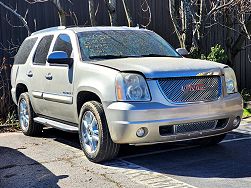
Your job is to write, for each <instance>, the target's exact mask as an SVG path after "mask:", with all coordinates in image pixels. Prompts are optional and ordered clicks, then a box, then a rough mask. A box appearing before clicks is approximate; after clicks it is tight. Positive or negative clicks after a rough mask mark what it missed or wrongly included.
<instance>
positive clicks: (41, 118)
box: [11, 27, 242, 162]
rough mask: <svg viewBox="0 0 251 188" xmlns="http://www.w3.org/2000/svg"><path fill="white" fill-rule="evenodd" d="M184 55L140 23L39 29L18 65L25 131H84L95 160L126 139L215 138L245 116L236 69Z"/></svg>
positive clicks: (205, 141) (15, 93)
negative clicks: (131, 25) (138, 24)
mask: <svg viewBox="0 0 251 188" xmlns="http://www.w3.org/2000/svg"><path fill="white" fill-rule="evenodd" d="M178 52H179V53H178ZM184 52H185V50H184V49H178V50H177V51H176V50H174V49H173V48H172V46H170V45H169V44H168V43H167V42H166V41H165V40H164V39H163V38H161V37H160V36H159V35H157V34H156V33H154V32H153V31H149V30H146V29H139V28H128V27H69V28H67V27H56V28H49V29H45V30H41V31H38V32H35V33H33V34H32V35H31V36H29V37H28V38H26V39H25V41H24V42H23V43H22V45H21V47H20V49H19V51H18V53H17V55H16V56H15V61H14V65H13V68H12V76H11V82H12V98H13V100H14V102H15V103H16V104H17V106H18V115H19V122H20V126H21V128H22V131H23V133H24V134H25V135H28V136H36V135H39V134H41V133H42V129H43V127H44V126H50V127H54V128H58V129H61V130H64V131H69V132H78V134H79V140H80V144H81V147H82V150H83V152H84V153H85V155H86V157H87V158H88V159H89V160H90V161H93V162H101V161H105V160H110V159H113V158H114V157H116V155H117V154H118V151H119V147H120V145H121V144H131V145H145V144H156V143H164V142H177V141H184V140H191V142H194V143H196V144H199V145H213V144H217V143H219V142H221V141H222V140H223V139H224V137H225V135H226V133H227V132H229V131H231V130H233V129H235V128H237V127H238V126H239V124H240V121H241V116H242V98H241V96H240V94H239V93H238V91H237V83H236V77H235V73H234V71H233V70H232V69H231V68H230V67H228V66H227V65H224V64H219V63H215V62H209V61H205V60H195V59H189V58H184V57H183V56H182V55H185V54H184Z"/></svg>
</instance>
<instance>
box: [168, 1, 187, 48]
mask: <svg viewBox="0 0 251 188" xmlns="http://www.w3.org/2000/svg"><path fill="white" fill-rule="evenodd" d="M179 10H180V2H179V1H177V0H169V13H170V16H171V20H172V22H173V26H174V29H175V33H176V35H177V37H178V39H179V43H180V47H181V48H184V47H185V42H184V40H183V37H182V28H181V25H180V24H179V21H178V18H180V15H179Z"/></svg>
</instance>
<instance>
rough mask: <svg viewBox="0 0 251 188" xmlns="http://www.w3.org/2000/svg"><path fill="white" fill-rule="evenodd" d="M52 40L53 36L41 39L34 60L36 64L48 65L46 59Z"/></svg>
mask: <svg viewBox="0 0 251 188" xmlns="http://www.w3.org/2000/svg"><path fill="white" fill-rule="evenodd" d="M52 39H53V35H48V36H45V37H43V38H42V39H41V41H40V42H39V44H38V46H37V49H36V52H35V56H34V60H33V63H34V64H39V65H45V64H46V58H47V55H48V52H49V49H50V46H51V42H52Z"/></svg>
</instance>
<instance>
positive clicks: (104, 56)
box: [89, 55, 130, 59]
mask: <svg viewBox="0 0 251 188" xmlns="http://www.w3.org/2000/svg"><path fill="white" fill-rule="evenodd" d="M128 57H130V56H125V55H100V56H90V57H89V58H90V59H117V58H118V59H119V58H128Z"/></svg>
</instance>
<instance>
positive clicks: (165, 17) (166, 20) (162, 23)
mask: <svg viewBox="0 0 251 188" xmlns="http://www.w3.org/2000/svg"><path fill="white" fill-rule="evenodd" d="M2 2H4V3H6V4H7V5H9V6H11V7H13V8H16V7H17V10H18V12H19V13H20V14H21V15H25V13H26V11H27V10H28V13H27V21H28V24H29V26H30V28H31V30H32V31H36V30H40V29H43V28H47V27H52V26H56V25H58V24H59V19H58V15H57V10H56V8H55V7H54V6H53V5H52V4H51V3H50V2H46V3H37V4H28V3H26V2H25V0H2ZM72 2H73V4H70V3H69V2H67V1H66V0H62V4H63V6H64V7H65V10H67V12H69V16H68V17H67V25H74V24H75V23H76V19H74V16H73V15H74V14H75V15H76V18H77V24H78V25H90V20H89V14H88V1H87V0H72ZM97 2H98V4H99V9H98V12H97V22H98V25H109V16H108V13H107V10H106V8H105V5H104V1H103V0H97ZM117 2H118V3H117V5H118V9H117V11H118V22H119V25H127V21H126V16H125V12H124V9H123V5H122V2H121V0H117ZM142 2H143V0H129V7H130V9H131V12H132V16H133V20H134V23H136V24H147V22H148V16H149V15H148V13H147V12H143V11H142ZM148 2H149V6H150V7H151V13H152V20H151V24H150V25H149V27H148V28H149V29H151V30H154V31H155V32H157V33H158V34H160V35H161V36H162V37H163V38H165V39H166V40H167V41H168V42H169V43H171V44H172V45H173V46H174V47H175V48H176V47H179V46H178V40H177V37H176V35H175V33H174V29H173V25H172V22H171V19H170V15H169V12H168V0H148ZM143 8H146V5H144V4H143ZM70 12H72V14H70ZM70 15H72V16H70ZM6 20H8V21H6ZM74 20H75V22H74ZM20 25H21V23H20V21H19V20H18V19H17V18H15V17H14V16H13V15H12V14H11V13H9V12H7V11H6V10H5V9H4V8H2V7H0V29H1V30H0V59H2V58H3V57H6V58H7V59H8V61H9V62H10V63H11V62H12V61H13V58H12V57H13V56H14V55H15V49H13V52H12V53H11V55H9V53H7V51H6V50H4V49H3V48H6V47H7V48H8V47H13V44H14V45H18V44H20V43H21V42H22V41H23V40H24V38H25V37H26V35H27V31H26V30H25V29H24V28H20V27H16V26H20ZM13 26H15V27H13ZM224 35H225V31H224V29H223V28H221V26H218V25H216V26H214V27H213V30H212V32H210V33H208V35H207V37H206V42H205V44H204V45H205V47H206V48H207V50H209V49H210V47H211V46H214V45H215V44H216V43H220V44H224V41H223V40H224V37H223V36H224ZM1 44H2V46H1ZM250 52H251V50H250V49H248V50H245V51H242V52H241V53H240V55H239V56H238V57H237V58H236V62H237V63H236V67H234V69H235V72H236V74H237V79H238V83H239V87H240V88H248V89H251V82H250V80H251V74H250V73H249V72H250V70H251V63H250V60H249V54H250Z"/></svg>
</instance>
